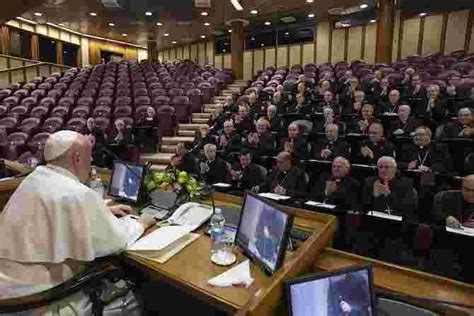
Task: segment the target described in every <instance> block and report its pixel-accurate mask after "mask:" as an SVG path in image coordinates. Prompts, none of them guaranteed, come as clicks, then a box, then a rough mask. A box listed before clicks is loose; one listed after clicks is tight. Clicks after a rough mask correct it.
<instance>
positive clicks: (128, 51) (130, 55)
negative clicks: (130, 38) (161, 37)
mask: <svg viewBox="0 0 474 316" xmlns="http://www.w3.org/2000/svg"><path fill="white" fill-rule="evenodd" d="M124 58H125V59H126V60H137V59H138V52H137V48H134V47H130V46H125V55H124Z"/></svg>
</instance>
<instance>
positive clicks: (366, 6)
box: [359, 3, 369, 9]
mask: <svg viewBox="0 0 474 316" xmlns="http://www.w3.org/2000/svg"><path fill="white" fill-rule="evenodd" d="M368 7H369V5H368V4H367V3H363V4H361V5H360V6H359V8H361V9H367V8H368Z"/></svg>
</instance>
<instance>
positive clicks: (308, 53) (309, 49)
mask: <svg viewBox="0 0 474 316" xmlns="http://www.w3.org/2000/svg"><path fill="white" fill-rule="evenodd" d="M301 63H302V64H307V63H314V42H310V43H306V44H303V60H302V62H301Z"/></svg>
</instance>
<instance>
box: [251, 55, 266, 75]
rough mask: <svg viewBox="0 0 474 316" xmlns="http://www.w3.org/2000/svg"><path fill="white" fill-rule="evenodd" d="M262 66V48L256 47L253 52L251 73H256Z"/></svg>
mask: <svg viewBox="0 0 474 316" xmlns="http://www.w3.org/2000/svg"><path fill="white" fill-rule="evenodd" d="M263 68H264V67H263V49H256V50H254V52H253V74H254V75H255V74H257V72H258V71H259V70H263Z"/></svg>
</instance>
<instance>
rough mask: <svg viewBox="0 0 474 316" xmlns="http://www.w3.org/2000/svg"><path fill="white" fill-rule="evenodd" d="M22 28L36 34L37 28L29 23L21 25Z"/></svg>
mask: <svg viewBox="0 0 474 316" xmlns="http://www.w3.org/2000/svg"><path fill="white" fill-rule="evenodd" d="M21 28H22V29H23V30H25V31H29V32H33V33H34V32H35V27H34V26H33V25H31V24H29V23H21Z"/></svg>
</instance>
